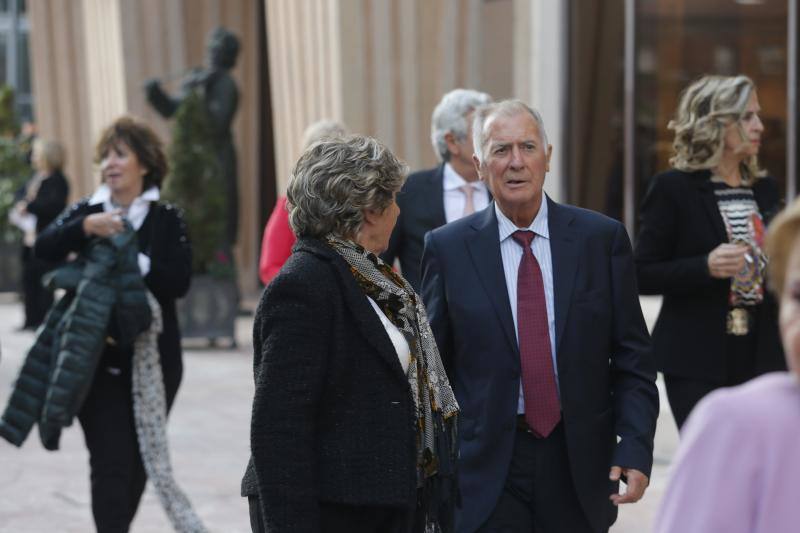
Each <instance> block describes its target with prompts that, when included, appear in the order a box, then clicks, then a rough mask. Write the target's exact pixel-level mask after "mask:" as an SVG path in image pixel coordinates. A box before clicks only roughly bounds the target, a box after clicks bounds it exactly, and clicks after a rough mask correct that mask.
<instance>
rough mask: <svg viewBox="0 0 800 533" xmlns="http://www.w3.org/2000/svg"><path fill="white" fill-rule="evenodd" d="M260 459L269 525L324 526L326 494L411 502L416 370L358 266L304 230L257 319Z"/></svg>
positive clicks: (248, 488)
mask: <svg viewBox="0 0 800 533" xmlns="http://www.w3.org/2000/svg"><path fill="white" fill-rule="evenodd" d="M253 348H254V352H255V354H254V374H255V380H256V391H255V398H254V400H253V417H252V425H251V430H250V431H251V433H250V439H251V451H252V456H251V461H250V464H249V465H248V468H247V472H246V474H245V477H244V479H243V481H242V492H243V494H244V495H246V496H254V495H258V496H259V497H260V499H261V512H262V516H263V518H264V522H265V525H266V529H267V530H268V531H270V532H275V533H280V532H287V533H289V532H291V533H297V532H304V531H308V532H316V531H319V530H320V522H319V520H320V517H319V503H320V502H335V503H343V504H349V505H358V506H371V505H383V506H410V505H412V504H413V502H414V501H415V496H416V469H415V464H416V440H415V439H416V431H415V418H414V408H413V400H412V398H411V390H410V388H409V385H408V379H407V378H406V375H405V373H404V372H403V369H402V366H401V365H400V361H399V359H398V357H397V352H396V350H395V349H394V346H393V345H392V342H391V340H390V339H389V336H388V335H387V333H386V330H385V328H384V327H383V324H381V322H380V319H379V318H378V316H377V314H376V313H375V310H374V309H373V308H372V306H371V305H370V303H369V302H368V301H367V297H366V296H365V295H364V293H363V292H362V291H361V289H360V288H359V287H358V285H357V284H356V281H355V279H354V278H353V275H352V274H351V272H350V269H349V266H348V265H347V263H346V262H345V261H344V259H342V258H341V257H340V256H339V255H338V254H337V253H336V252H335V251H334V250H333V249H332V248H330V247H329V246H328V245H327V244H325V243H323V242H321V241H319V240H315V239H307V238H306V239H300V240H299V241H298V242H297V244H296V245H295V247H294V249H293V254H292V255H291V257H290V258H289V260H288V261H287V262H286V264H284V266H283V268H282V269H281V271H280V273H279V274H278V276H276V277H275V278H274V279H273V280H272V282H271V283H270V284H269V285H268V286H267V288H266V289H265V290H264V293H263V294H262V296H261V301H260V303H259V306H258V310H257V312H256V317H255V324H254V326H253Z"/></svg>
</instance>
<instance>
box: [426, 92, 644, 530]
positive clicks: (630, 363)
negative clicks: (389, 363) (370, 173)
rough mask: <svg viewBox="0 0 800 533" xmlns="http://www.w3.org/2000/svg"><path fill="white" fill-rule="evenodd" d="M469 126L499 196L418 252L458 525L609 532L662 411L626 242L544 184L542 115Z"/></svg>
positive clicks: (500, 107) (491, 115)
mask: <svg viewBox="0 0 800 533" xmlns="http://www.w3.org/2000/svg"><path fill="white" fill-rule="evenodd" d="M473 135H474V146H475V151H476V153H475V164H476V166H477V168H478V172H479V174H480V177H481V179H482V180H483V181H484V182H486V183H487V184H488V186H489V188H490V190H491V191H492V194H493V195H494V202H493V203H492V204H490V205H489V207H488V208H486V209H484V210H483V211H481V212H478V213H475V214H474V215H472V216H469V217H465V218H463V219H461V220H459V221H457V222H455V223H453V224H448V225H446V226H444V227H441V228H439V229H436V230H434V231H432V232H430V233H428V235H427V236H426V238H425V251H424V254H423V260H422V276H423V281H422V287H423V288H422V292H423V298H424V300H425V303H426V305H427V309H428V316H429V318H430V322H431V326H432V329H433V332H434V335H435V337H436V341H437V343H438V345H439V349H440V352H441V355H442V359H443V361H444V363H445V366H446V368H447V371H448V374H449V376H450V379H451V383H453V387H454V390H455V393H456V398H457V400H458V403H459V405H460V406H461V413H462V416H461V419H460V424H459V425H460V428H459V431H460V434H459V444H460V447H461V452H460V453H461V455H460V462H459V475H460V489H461V497H462V505H461V508H460V510H459V511H458V514H457V517H456V527H457V531H458V532H460V533H468V532H469V533H471V532H474V531H480V532H494V531H504V532H509V531H510V532H525V533H529V532H530V533H532V532H534V531H535V532H547V533H553V532H564V533H582V532H587V533H588V532H593V533H597V532H602V531H607V530H608V528H609V526H610V525H611V524H612V523H613V522H614V520H615V519H616V516H617V510H616V507H615V506H616V505H617V504H620V503H628V502H635V501H637V500H638V499H639V498H641V496H642V495H643V493H644V491H645V488H646V487H647V485H648V477H649V475H650V469H651V466H652V459H653V437H654V434H655V427H656V417H657V416H658V391H657V389H656V386H655V377H656V372H655V366H654V363H653V360H652V355H651V348H650V338H649V336H648V334H647V329H646V327H645V323H644V319H643V317H642V311H641V308H640V306H639V300H638V296H637V290H636V273H635V269H634V263H633V257H632V253H631V245H630V240H629V238H628V235H627V233H626V232H625V228H624V227H623V226H622V224H620V223H619V222H617V221H615V220H612V219H610V218H607V217H605V216H603V215H600V214H598V213H594V212H592V211H588V210H585V209H579V208H576V207H572V206H568V205H562V204H558V203H555V202H553V201H552V200H551V199H550V198H548V197H547V196H546V195H545V194H544V193H543V190H542V187H543V184H544V179H545V174H546V172H547V170H548V169H549V161H550V155H551V153H552V147H551V146H550V145H549V144H548V143H547V137H546V133H545V130H544V125H543V123H542V119H541V117H540V116H539V114H538V113H537V112H536V111H534V110H533V109H531V108H530V107H528V106H527V105H525V104H524V103H522V102H520V101H504V102H500V103H497V104H492V105H489V106H485V107H481V108H479V109H477V110H476V111H475V119H474V123H473ZM620 478H622V479H625V480H627V483H628V485H627V490H626V491H625V492H624V493H622V494H620V493H619V486H618V482H619V480H620Z"/></svg>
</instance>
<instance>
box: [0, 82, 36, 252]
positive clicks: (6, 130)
mask: <svg viewBox="0 0 800 533" xmlns="http://www.w3.org/2000/svg"><path fill="white" fill-rule="evenodd" d="M18 129H19V126H18V124H17V117H16V113H15V112H14V90H13V89H12V88H11V87H9V86H8V85H3V86H1V87H0V241H2V242H6V243H14V242H17V241H19V239H20V232H19V230H18V229H17V228H15V227H14V226H12V225H11V224H10V223H9V221H8V213H9V212H10V211H11V208H12V207H14V195H15V194H16V192H17V191H18V190H19V189H20V188H21V187H22V186H23V185H24V184H25V181H26V180H27V179H28V177H29V176H30V174H31V168H30V166H28V162H27V160H26V157H25V156H26V154H27V148H26V146H24V145H23V144H22V143H21V142H19V141H17V140H15V139H14V136H15V135H16V133H17V130H18Z"/></svg>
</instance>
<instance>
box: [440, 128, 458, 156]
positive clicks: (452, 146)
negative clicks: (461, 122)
mask: <svg viewBox="0 0 800 533" xmlns="http://www.w3.org/2000/svg"><path fill="white" fill-rule="evenodd" d="M444 142H445V143H447V151H448V152H450V155H458V153H459V152H460V151H461V146H459V144H458V141H457V139H456V136H455V135H453V132H452V131H448V132H447V133H445V134H444Z"/></svg>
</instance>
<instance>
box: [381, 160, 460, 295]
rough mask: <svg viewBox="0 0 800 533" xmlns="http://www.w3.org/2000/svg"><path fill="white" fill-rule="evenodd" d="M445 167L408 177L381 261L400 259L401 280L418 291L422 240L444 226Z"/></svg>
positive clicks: (422, 171)
mask: <svg viewBox="0 0 800 533" xmlns="http://www.w3.org/2000/svg"><path fill="white" fill-rule="evenodd" d="M443 180H444V164H442V165H439V166H438V167H436V168H431V169H428V170H421V171H419V172H415V173H413V174H411V175H410V176H408V179H407V180H406V182H405V184H404V185H403V189H402V190H401V191H400V193H399V194H398V195H397V205H398V206H399V207H400V216H399V217H398V218H397V224H396V225H395V227H394V231H393V232H392V237H391V238H390V239H389V247H388V248H387V249H386V251H385V252H384V253H383V254H382V255H381V258H382V259H383V260H384V261H386V262H387V263H389V264H390V265H391V264H392V263H394V260H395V258H398V259H399V260H400V268H401V269H402V271H403V277H404V278H406V279H407V280H408V282H409V283H410V284H411V286H412V287H414V290H415V291H417V292H419V290H420V286H421V281H422V278H421V276H420V263H421V261H422V247H423V245H424V240H423V239H424V237H425V234H426V233H427V232H429V231H430V230H432V229H435V228H438V227H439V226H444V225H445V223H446V222H447V219H446V218H445V214H444V190H443V189H442V187H443Z"/></svg>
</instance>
